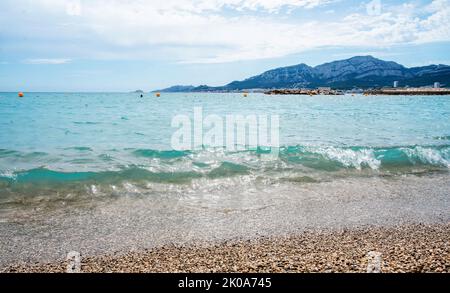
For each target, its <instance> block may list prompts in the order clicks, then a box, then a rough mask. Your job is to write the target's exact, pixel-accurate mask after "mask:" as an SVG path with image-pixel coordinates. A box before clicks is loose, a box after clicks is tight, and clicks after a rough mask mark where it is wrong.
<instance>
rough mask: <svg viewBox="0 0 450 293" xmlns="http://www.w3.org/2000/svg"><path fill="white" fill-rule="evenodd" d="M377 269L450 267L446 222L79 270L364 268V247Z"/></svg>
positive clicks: (173, 252) (98, 262) (150, 256)
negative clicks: (375, 260)
mask: <svg viewBox="0 0 450 293" xmlns="http://www.w3.org/2000/svg"><path fill="white" fill-rule="evenodd" d="M369 252H376V253H379V255H380V268H379V269H380V272H382V273H391V272H400V273H402V272H437V273H443V272H447V273H448V272H450V223H447V224H434V225H425V224H411V225H402V226H395V227H388V228H382V227H361V228H354V229H339V230H321V231H305V232H304V233H301V234H299V235H289V236H285V237H273V238H260V239H253V240H242V241H240V240H234V241H227V242H223V243H216V244H212V243H211V244H207V243H202V244H198V245H195V244H194V245H189V246H177V245H166V246H164V247H159V248H153V249H149V250H141V251H130V252H120V253H116V254H107V255H99V256H82V260H81V272H83V273H85V272H86V273H88V272H89V273H99V272H102V273H109V272H119V273H131V272H139V273H163V272H182V273H189V272H193V273H198V272H226V273H233V272H247V273H253V272H255V273H285V272H288V273H295V272H323V273H326V272H361V273H364V272H367V268H368V264H369V261H370V260H369V259H368V253H369ZM67 266H68V263H67V262H66V261H60V262H54V263H48V264H22V265H20V264H19V265H14V266H10V267H7V268H4V269H3V270H2V271H3V272H54V273H62V272H66V269H67Z"/></svg>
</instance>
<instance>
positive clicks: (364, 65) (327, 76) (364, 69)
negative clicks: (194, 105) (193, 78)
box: [159, 56, 450, 92]
mask: <svg viewBox="0 0 450 293" xmlns="http://www.w3.org/2000/svg"><path fill="white" fill-rule="evenodd" d="M394 81H398V82H399V87H404V86H410V87H422V86H429V85H433V84H434V83H435V82H439V83H440V84H441V85H443V86H448V85H450V66H448V65H442V64H440V65H429V66H423V67H412V68H407V67H405V66H403V65H400V64H398V63H395V62H392V61H384V60H380V59H377V58H374V57H372V56H356V57H353V58H350V59H345V60H339V61H334V62H330V63H325V64H322V65H318V66H315V67H311V66H308V65H306V64H299V65H294V66H288V67H281V68H277V69H272V70H269V71H266V72H264V73H262V74H260V75H256V76H253V77H250V78H248V79H245V80H242V81H233V82H231V83H229V84H227V85H224V86H219V87H210V86H207V85H201V86H197V87H196V86H173V87H170V88H166V89H163V90H159V91H160V92H205V91H240V90H250V89H295V88H309V89H312V88H317V87H331V88H334V89H353V88H363V89H367V88H381V87H389V86H390V87H392V85H393V83H394Z"/></svg>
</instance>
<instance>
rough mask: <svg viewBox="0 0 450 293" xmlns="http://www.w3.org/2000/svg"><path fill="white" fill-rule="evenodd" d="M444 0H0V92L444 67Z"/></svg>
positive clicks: (449, 60) (447, 32) (449, 1)
mask: <svg viewBox="0 0 450 293" xmlns="http://www.w3.org/2000/svg"><path fill="white" fill-rule="evenodd" d="M449 23H450V0H410V1H395V0H393V1H388V0H374V1H370V0H369V1H365V2H361V1H354V0H1V1H0V91H17V90H24V91H130V90H135V89H144V90H152V89H157V88H162V87H166V86H169V85H174V84H193V85H199V84H208V85H223V84H226V83H228V82H230V81H233V80H237V79H243V78H246V77H249V76H251V75H255V74H258V73H260V72H262V71H265V70H267V69H271V68H274V67H279V66H286V65H293V64H298V63H307V64H309V65H317V64H320V63H323V62H327V61H332V60H337V59H345V58H348V57H351V56H354V55H373V56H375V57H378V58H382V59H385V60H393V61H397V62H399V63H402V64H404V65H407V66H421V65H426V64H431V63H446V64H450V53H449V51H450V25H449Z"/></svg>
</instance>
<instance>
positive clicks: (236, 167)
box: [0, 93, 450, 262]
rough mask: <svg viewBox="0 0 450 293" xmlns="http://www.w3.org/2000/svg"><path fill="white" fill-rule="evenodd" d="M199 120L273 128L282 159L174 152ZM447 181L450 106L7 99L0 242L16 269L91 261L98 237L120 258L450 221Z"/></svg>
mask: <svg viewBox="0 0 450 293" xmlns="http://www.w3.org/2000/svg"><path fill="white" fill-rule="evenodd" d="M196 107H201V108H202V110H203V113H204V116H206V115H218V116H220V117H224V118H225V117H226V115H244V116H246V115H278V116H279V121H280V123H279V124H280V149H279V156H278V157H277V158H276V159H275V160H270V161H267V160H263V159H262V156H261V155H262V154H263V153H264V152H265V150H263V149H259V148H257V149H249V150H241V151H227V149H225V148H217V147H216V148H210V147H208V146H204V147H203V148H201V149H198V150H185V151H179V150H173V149H172V147H171V138H172V135H173V133H174V132H175V131H176V130H177V129H176V128H173V127H172V126H171V121H172V119H173V118H174V117H175V116H176V115H180V114H184V115H189V116H192V115H193V112H194V108H196ZM449 168H450V97H448V96H368V97H366V96H362V95H356V96H350V95H345V96H314V97H309V96H266V95H264V94H250V95H249V96H248V97H246V98H244V97H243V96H242V94H231V93H227V94H220V93H177V94H162V95H161V97H159V98H158V97H155V96H154V95H152V94H145V95H144V97H143V98H140V95H139V94H134V93H26V95H25V97H24V98H17V94H16V93H0V228H1V229H0V232H1V234H2V237H1V238H2V239H3V240H1V241H3V242H4V243H2V244H4V245H6V246H8V247H14V246H17V247H19V248H16V249H12V248H11V251H10V258H8V261H11V258H14V257H15V255H17V254H18V253H19V252H21V253H22V254H23V257H22V258H21V259H28V258H30V256H29V253H28V250H27V248H25V245H26V244H28V245H31V244H34V245H42V243H46V245H47V246H48V247H47V249H46V251H47V252H46V253H43V252H42V251H40V252H39V253H40V254H42V255H51V256H53V255H58V253H59V254H61V253H62V252H63V251H64V249H66V248H67V249H68V250H70V249H72V250H73V246H72V245H74V246H76V247H79V249H82V248H83V247H84V249H87V247H89V249H90V250H95V249H93V247H95V248H96V249H98V248H99V247H102V246H101V245H99V244H98V241H99V240H96V239H97V238H98V236H99V233H100V234H101V235H102V237H103V239H108V241H106V240H105V241H106V242H107V243H108V246H112V248H111V249H113V250H114V249H118V248H120V247H122V246H123V245H125V244H126V245H125V246H126V247H127V248H129V247H134V246H136V245H137V246H141V245H142V246H146V245H148V244H149V243H150V242H151V243H154V242H155V241H156V240H155V237H156V238H157V239H172V240H173V239H178V240H180V239H184V240H185V239H191V238H193V239H195V238H196V237H198V236H199V235H203V234H205V235H206V234H207V233H206V232H204V230H208V231H210V233H209V234H208V235H209V236H211V237H213V238H215V237H217V238H221V239H222V238H224V237H225V236H224V235H228V236H230V235H235V233H238V234H239V233H240V234H241V235H243V234H249V233H250V231H253V232H255V233H257V234H258V233H263V231H266V232H267V231H269V230H270V231H271V232H273V231H274V230H277V229H282V227H284V228H286V227H285V225H287V224H286V223H291V222H292V223H296V224H295V225H297V227H298V226H299V225H301V224H300V222H301V223H303V224H304V225H306V224H308V225H313V224H314V223H316V224H317V223H322V222H323V223H328V224H330V223H337V222H339V221H344V220H345V221H347V222H349V221H350V222H351V221H360V220H361V219H365V218H366V217H367V219H369V218H370V219H372V221H374V219H375V218H376V217H372V216H373V214H372V213H374V212H376V211H377V209H374V207H381V206H382V207H384V209H383V212H380V214H377V217H379V218H383V215H384V217H385V218H386V219H387V218H389V217H391V218H395V217H396V216H397V218H398V217H400V218H405V217H407V216H408V215H409V214H399V209H396V210H394V211H393V210H391V209H392V208H393V207H398V208H401V207H402V206H407V207H409V208H410V211H414V213H415V215H416V216H423V217H425V218H426V217H428V216H430V215H431V213H437V214H433V215H432V216H433V217H434V218H436V217H438V216H440V217H441V218H442V217H444V218H445V217H447V218H448V216H449V213H448V212H447V213H446V212H445V211H448V208H449V205H448V202H449V200H448V197H449V193H450V184H449V182H450V180H449V179H450V177H449ZM424 178H425V179H424ZM421 180H429V181H427V183H426V184H425V185H424V184H422V183H420V182H422V181H421ZM423 182H424V181H423ZM339 194H340V195H339ZM399 194H409V195H408V196H410V197H409V199H408V197H407V196H406V195H405V196H406V197H405V196H404V197H401V196H399ZM430 194H431V195H430ZM391 195H396V196H397V197H395V198H391V199H392V200H391V201H388V200H386V201H384V202H381V200H382V199H383V198H384V199H385V198H386V196H391ZM422 195H423V196H422ZM428 195H430V196H429V197H428V198H427V196H428ZM364 196H367V198H366V199H364ZM358 200H361V201H358ZM343 201H344V202H347V203H348V202H351V203H353V205H352V204H347V205H344V204H343ZM356 202H358V204H356ZM283 207H284V208H283ZM293 207H296V209H295V210H292V209H293ZM324 208H326V212H325V211H324V210H323V209H324ZM333 209H335V211H334V212H333ZM417 210H421V211H429V213H430V214H427V213H426V212H424V213H423V214H420V213H419V214H420V215H419V214H418V213H416V211H417ZM74 211H76V212H74ZM403 212H404V213H406V212H405V211H403ZM252 213H254V214H253V216H249V215H250V214H252ZM442 213H443V215H442ZM280 214H281V215H282V216H281V217H280ZM352 216H353V217H354V218H353V220H349V219H351V217H352ZM430 218H432V217H431V216H430ZM256 219H258V220H256ZM300 219H301V221H300ZM264 222H270V223H272V224H267V225H262V224H261V223H264ZM282 222H283V223H282ZM73 223H78V224H76V225H75V227H74V226H73V225H72V224H73ZM92 223H95V225H93V224H92ZM243 223H245V224H243ZM277 223H278V224H279V226H277V225H278V224H277ZM271 225H272V226H271ZM295 225H294V226H295ZM94 226H95V228H93V227H94ZM30 227H33V229H31V228H30ZM76 227H78V228H76ZM225 227H227V228H225ZM284 228H283V229H284ZM48 229H49V230H51V231H53V232H51V233H50V235H47V234H45V233H47V232H44V231H47V230H48ZM240 229H242V231H241V230H240ZM55 231H57V232H55ZM58 231H59V232H58ZM62 231H64V232H62ZM67 231H70V233H71V234H70V233H69V232H67ZM168 231H170V232H168ZM189 231H191V232H189ZM201 231H203V232H201ZM239 231H240V232H239ZM42 233H44V234H42ZM68 233H69V234H70V235H73V236H72V238H70V237H69V236H68ZM167 233H168V234H167ZM186 233H187V234H186ZM250 234H251V233H250ZM263 234H264V233H263ZM42 235H47V236H42ZM157 235H158V236H157ZM37 236H40V237H41V238H39V237H37ZM235 236H236V235H235ZM42 237H43V238H42ZM230 237H231V236H230ZM225 238H226V237H225ZM65 239H72V240H71V241H76V242H77V241H78V242H79V243H78V242H77V244H70V243H69V242H67V241H65ZM80 239H85V241H84V242H83V240H80ZM161 242H164V241H162V240H161ZM49 243H53V245H50V244H49ZM62 243H64V245H63V244H62ZM138 243H140V244H139V245H138ZM61 245H63V246H61ZM28 247H29V246H28ZM61 247H64V248H61ZM80 247H81V248H80ZM50 248H51V249H53V250H55V252H54V253H52V252H51V251H52V250H51V249H50ZM100 250H102V251H103V250H108V249H104V247H103V248H102V249H100ZM49 251H50V252H49ZM36 253H37V252H36V251H35V256H36ZM39 253H37V254H39ZM6 258H7V257H6V256H4V259H3V261H4V262H8V261H6Z"/></svg>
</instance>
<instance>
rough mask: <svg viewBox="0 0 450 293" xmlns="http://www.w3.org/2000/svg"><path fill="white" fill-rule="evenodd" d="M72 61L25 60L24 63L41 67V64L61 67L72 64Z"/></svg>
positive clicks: (56, 59)
mask: <svg viewBox="0 0 450 293" xmlns="http://www.w3.org/2000/svg"><path fill="white" fill-rule="evenodd" d="M71 61H72V60H71V59H58V58H55V59H26V60H23V63H25V64H32V65H41V64H49V65H59V64H67V63H70V62H71Z"/></svg>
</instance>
